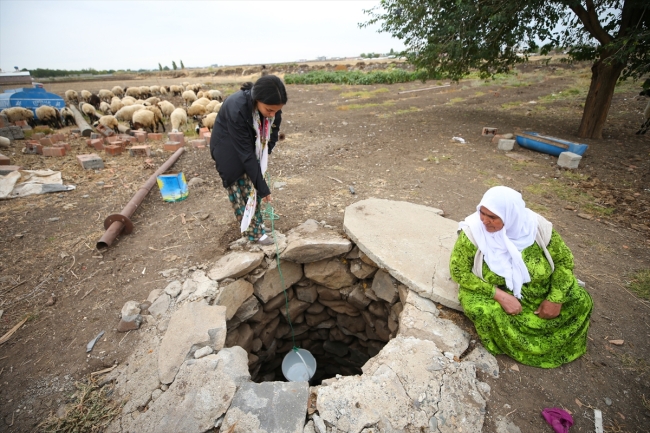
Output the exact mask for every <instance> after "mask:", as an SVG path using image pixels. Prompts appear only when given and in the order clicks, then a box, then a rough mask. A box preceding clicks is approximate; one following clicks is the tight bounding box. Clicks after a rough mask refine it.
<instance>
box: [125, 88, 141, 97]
mask: <svg viewBox="0 0 650 433" xmlns="http://www.w3.org/2000/svg"><path fill="white" fill-rule="evenodd" d="M126 96H132V97H133V98H139V97H140V88H139V87H129V88H127V89H126Z"/></svg>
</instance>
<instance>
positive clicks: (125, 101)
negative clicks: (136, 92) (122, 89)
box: [122, 96, 135, 105]
mask: <svg viewBox="0 0 650 433" xmlns="http://www.w3.org/2000/svg"><path fill="white" fill-rule="evenodd" d="M122 104H124V105H133V104H135V98H134V97H133V96H125V97H124V98H122Z"/></svg>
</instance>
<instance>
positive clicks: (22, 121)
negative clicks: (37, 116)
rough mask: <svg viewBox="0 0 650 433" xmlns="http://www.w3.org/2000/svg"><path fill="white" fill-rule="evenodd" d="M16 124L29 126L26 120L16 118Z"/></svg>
mask: <svg viewBox="0 0 650 433" xmlns="http://www.w3.org/2000/svg"><path fill="white" fill-rule="evenodd" d="M14 124H15V125H16V126H27V122H26V121H24V120H16V121H15V122H14Z"/></svg>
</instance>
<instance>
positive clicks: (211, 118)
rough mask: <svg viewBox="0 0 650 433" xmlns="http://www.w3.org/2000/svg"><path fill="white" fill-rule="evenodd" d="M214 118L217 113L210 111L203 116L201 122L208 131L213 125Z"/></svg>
mask: <svg viewBox="0 0 650 433" xmlns="http://www.w3.org/2000/svg"><path fill="white" fill-rule="evenodd" d="M216 119H217V113H210V114H208V115H207V116H205V117H204V118H203V120H202V121H201V123H202V124H203V126H204V127H205V128H208V129H209V130H210V131H212V128H213V127H214V121H215V120H216Z"/></svg>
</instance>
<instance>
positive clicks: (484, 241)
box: [450, 186, 593, 368]
mask: <svg viewBox="0 0 650 433" xmlns="http://www.w3.org/2000/svg"><path fill="white" fill-rule="evenodd" d="M450 270H451V276H452V278H453V279H454V281H456V282H457V283H458V284H459V285H460V290H459V293H458V299H459V300H460V303H461V304H462V306H463V309H464V311H465V314H466V315H467V317H469V318H470V319H471V320H472V322H474V325H475V326H476V331H477V332H478V335H479V337H480V338H481V341H482V343H483V345H484V346H485V348H486V349H487V350H488V351H489V352H491V353H492V354H495V355H496V354H506V355H508V356H510V357H511V358H513V359H515V360H517V361H519V362H521V363H522V364H526V365H530V366H534V367H542V368H554V367H557V366H560V365H562V364H565V363H567V362H571V361H573V360H575V359H577V358H579V357H580V356H581V355H583V354H584V353H585V352H586V350H587V329H588V328H589V317H590V315H591V310H592V308H593V301H592V300H591V297H590V296H589V294H588V293H587V292H586V291H585V290H584V289H583V288H582V287H580V286H579V285H578V281H577V280H576V278H575V276H574V275H573V255H572V254H571V251H570V250H569V248H568V247H567V245H566V244H565V243H564V241H563V240H562V238H561V237H560V235H559V234H558V233H557V232H556V231H555V230H554V229H553V226H552V224H551V223H550V222H548V221H547V220H546V219H544V218H543V217H542V216H541V215H538V214H536V213H535V212H533V211H531V210H530V209H527V208H526V205H525V203H524V201H523V199H522V197H521V194H519V193H518V192H517V191H515V190H513V189H511V188H508V187H505V186H497V187H494V188H491V189H489V190H488V191H487V192H486V193H485V195H484V196H483V199H482V200H481V203H479V205H478V206H477V208H476V212H475V213H474V214H472V215H470V216H468V217H467V218H466V219H465V220H464V221H462V222H461V223H460V227H459V236H458V240H457V241H456V245H455V246H454V250H453V252H452V254H451V262H450Z"/></svg>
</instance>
